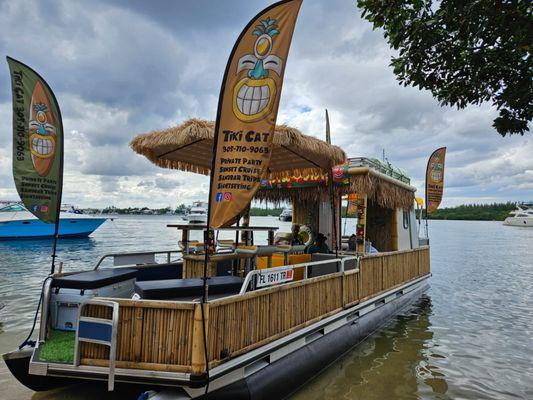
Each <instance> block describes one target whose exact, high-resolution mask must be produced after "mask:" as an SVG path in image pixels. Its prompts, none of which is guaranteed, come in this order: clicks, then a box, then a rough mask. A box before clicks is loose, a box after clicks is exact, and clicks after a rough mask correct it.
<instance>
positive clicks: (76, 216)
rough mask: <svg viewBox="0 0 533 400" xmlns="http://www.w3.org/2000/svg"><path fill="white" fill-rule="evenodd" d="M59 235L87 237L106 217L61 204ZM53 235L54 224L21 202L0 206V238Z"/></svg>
mask: <svg viewBox="0 0 533 400" xmlns="http://www.w3.org/2000/svg"><path fill="white" fill-rule="evenodd" d="M59 218H60V219H59V236H60V237H73V238H74V237H87V236H89V235H90V234H91V233H93V231H94V230H96V229H97V228H98V227H99V226H100V225H102V224H103V223H104V222H105V220H106V219H107V218H100V217H93V216H89V215H85V214H82V213H81V211H80V210H78V209H76V208H75V207H73V206H70V205H62V206H61V212H60V214H59ZM53 235H54V224H46V223H44V222H42V221H40V220H39V219H37V217H36V216H34V215H33V214H32V213H30V212H29V211H28V210H27V209H26V208H25V207H24V206H23V205H22V204H20V203H13V204H10V205H7V206H5V207H2V208H0V239H41V238H47V237H52V236H53Z"/></svg>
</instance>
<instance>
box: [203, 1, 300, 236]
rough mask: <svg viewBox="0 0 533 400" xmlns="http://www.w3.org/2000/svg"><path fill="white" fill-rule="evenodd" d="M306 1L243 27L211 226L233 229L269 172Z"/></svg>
mask: <svg viewBox="0 0 533 400" xmlns="http://www.w3.org/2000/svg"><path fill="white" fill-rule="evenodd" d="M300 5H301V0H288V1H287V0H286V1H281V2H278V3H276V4H273V5H272V6H270V7H268V8H266V9H265V10H263V11H262V12H260V13H259V14H258V15H257V16H256V17H255V18H254V19H252V20H251V21H250V22H249V23H248V25H247V26H246V27H245V28H244V30H243V31H242V33H241V35H240V36H239V38H238V39H237V42H236V43H235V46H234V47H233V51H232V53H231V55H230V58H229V61H228V64H227V66H226V71H225V74H224V80H223V82H222V89H221V92H220V98H219V103H218V112H217V120H216V124H215V132H214V133H215V141H214V155H213V167H212V175H211V188H210V198H209V207H210V211H209V216H210V218H209V221H208V224H209V227H210V228H220V227H223V226H228V225H231V224H232V223H234V222H235V220H236V219H238V218H239V216H240V214H241V213H242V212H243V210H244V209H246V208H247V207H248V205H249V203H250V202H251V200H252V198H253V196H254V194H255V193H256V192H257V190H258V189H259V187H260V185H261V179H262V178H264V177H265V176H266V174H267V171H268V166H269V163H270V157H271V151H272V149H271V144H272V138H273V135H274V129H275V126H276V118H277V113H278V107H279V101H280V96H281V87H282V83H283V74H284V71H285V65H286V62H287V56H288V54H289V47H290V43H291V40H292V33H293V31H294V25H295V23H296V17H297V15H298V11H299V9H300Z"/></svg>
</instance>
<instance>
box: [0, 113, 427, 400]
mask: <svg viewBox="0 0 533 400" xmlns="http://www.w3.org/2000/svg"><path fill="white" fill-rule="evenodd" d="M212 144H213V123H211V122H206V121H199V120H190V121H187V122H186V123H184V124H182V125H180V126H178V127H175V128H170V129H167V130H164V131H158V132H152V133H149V134H145V135H141V136H139V137H137V138H136V139H135V140H134V141H133V142H132V148H133V149H134V150H135V151H136V152H137V153H140V154H143V155H144V156H146V157H147V158H148V159H150V160H151V161H152V162H154V163H155V164H157V165H159V166H162V167H166V168H175V169H179V170H183V171H192V172H196V173H201V174H206V175H207V174H209V173H210V171H209V168H210V162H209V159H210V157H211V149H212ZM335 166H337V167H335ZM328 176H332V177H333V179H332V180H333V184H331V182H328ZM414 192H415V188H413V187H412V186H410V182H409V179H408V178H407V177H406V176H404V175H403V174H400V173H398V172H397V171H395V170H394V169H392V168H390V166H388V165H383V164H381V163H379V162H376V161H375V160H369V159H366V158H353V159H347V158H346V155H345V154H344V152H343V151H342V150H341V149H340V148H338V147H336V146H332V145H330V144H328V143H326V142H323V141H321V140H318V139H316V138H313V137H310V136H306V135H303V134H302V133H300V132H299V131H298V130H296V129H293V128H289V127H287V126H278V127H277V128H276V133H275V135H274V144H273V151H272V159H271V164H270V170H269V175H268V176H267V177H266V178H265V180H264V182H263V184H262V188H261V189H260V190H259V191H258V192H257V195H256V198H257V199H258V200H268V201H275V202H291V203H292V208H293V222H294V223H296V224H300V225H302V227H301V228H302V232H303V233H304V235H303V236H305V234H306V235H307V237H306V238H308V237H309V236H312V234H313V233H317V232H320V233H322V234H323V235H325V236H326V238H327V244H328V246H329V248H330V249H336V248H337V251H332V252H327V253H318V252H315V253H313V254H306V253H305V252H304V249H305V246H304V245H302V244H300V243H295V242H293V243H290V244H277V243H276V234H277V232H276V231H277V228H276V227H270V226H267V227H263V226H249V224H248V223H247V218H246V217H244V218H243V222H242V224H241V225H240V226H235V227H232V228H225V229H221V230H219V231H218V233H220V236H219V238H218V239H217V250H216V252H215V254H212V255H211V256H210V258H209V264H208V265H207V271H208V275H209V278H208V286H207V301H206V302H205V303H202V302H201V298H202V296H203V295H204V292H202V279H201V277H202V276H203V269H204V261H203V260H204V256H203V255H202V251H203V249H204V246H203V244H202V243H199V241H195V240H193V239H195V235H196V239H201V238H202V234H201V231H202V229H205V227H202V226H201V225H171V226H169V228H172V229H176V228H177V229H180V230H181V231H182V238H181V241H180V242H179V244H177V247H176V249H175V250H172V251H165V252H156V251H154V252H148V253H146V252H145V253H130V254H111V255H109V254H108V255H105V256H103V257H102V259H101V260H100V261H99V262H98V263H97V264H96V266H94V267H93V268H92V269H91V270H89V271H81V272H75V273H68V274H67V273H58V274H55V275H54V276H53V277H52V278H51V279H48V280H47V281H46V282H45V284H44V290H43V308H42V313H41V319H40V330H39V338H38V341H37V343H36V345H35V347H34V348H30V349H24V350H19V351H15V352H12V353H9V354H6V355H4V359H5V360H6V363H7V365H8V366H9V368H10V369H11V371H12V373H13V374H14V375H15V376H16V377H17V378H18V379H19V380H20V381H21V382H22V383H23V384H25V385H26V386H28V387H30V388H32V389H34V390H46V389H49V388H51V387H54V386H60V385H66V384H69V383H73V382H77V381H79V380H80V379H83V380H95V381H103V382H107V384H108V387H109V389H110V390H112V389H113V387H114V384H115V382H116V383H117V384H118V383H125V384H128V385H138V388H139V392H144V391H146V390H150V392H146V393H147V394H146V395H145V398H148V397H150V396H152V397H153V398H160V399H162V398H165V399H170V398H172V399H190V398H198V397H202V396H204V395H205V394H206V393H208V397H209V398H211V399H229V398H231V399H237V398H243V399H258V398H270V399H274V398H284V397H287V396H288V395H289V394H291V393H292V392H294V391H295V390H297V389H298V388H299V387H300V386H302V385H304V384H305V383H306V382H307V381H308V380H310V379H312V378H313V377H314V376H315V375H316V374H318V373H319V372H320V371H321V370H323V369H324V368H325V367H326V366H328V365H329V364H331V363H332V362H334V361H335V360H336V359H337V358H338V357H339V356H341V355H342V354H343V353H345V352H346V351H348V350H350V349H351V348H352V347H353V346H355V345H357V344H358V343H359V342H361V341H362V340H363V339H364V338H365V337H367V336H368V335H369V334H371V333H372V332H374V331H375V330H377V329H378V328H379V327H380V326H382V325H383V324H384V323H386V322H387V321H388V320H390V319H391V318H392V317H393V316H394V315H395V314H397V313H398V312H399V311H400V310H402V309H403V308H405V307H407V306H408V305H409V304H411V303H413V302H414V301H415V300H417V299H418V298H419V297H420V296H421V294H422V293H423V292H424V290H426V288H427V287H428V283H427V282H428V278H429V276H430V269H429V247H428V246H421V245H420V243H419V238H418V226H417V223H416V219H415V214H414V209H413V204H414ZM343 196H347V198H348V199H349V200H350V208H351V211H352V212H355V213H356V214H357V217H358V224H357V229H356V230H355V231H354V232H353V235H350V237H349V238H345V239H346V240H342V238H341V237H340V217H341V216H340V210H341V207H340V206H341V199H342V197H343ZM332 202H334V204H335V206H334V207H332ZM303 225H305V227H303ZM260 237H262V238H263V239H264V240H265V243H264V244H263V243H258V242H259V238H260ZM278 237H279V236H278ZM306 238H304V241H307V240H308V239H306ZM161 253H162V254H161ZM161 255H163V256H164V258H165V259H164V260H161V259H159V258H158V257H159V256H161ZM111 262H112V263H113V266H110V267H105V264H106V263H111ZM65 346H70V347H69V348H66V347H65ZM65 350H68V351H65ZM287 377H290V379H288V378H287ZM148 393H150V394H148Z"/></svg>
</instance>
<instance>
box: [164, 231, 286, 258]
mask: <svg viewBox="0 0 533 400" xmlns="http://www.w3.org/2000/svg"><path fill="white" fill-rule="evenodd" d="M167 228H176V229H180V230H181V231H182V237H181V242H182V244H183V246H184V250H183V253H184V254H189V231H205V230H206V229H207V225H200V224H167ZM278 229H279V227H277V226H230V227H228V228H219V229H217V230H218V231H241V232H254V231H267V232H268V244H269V245H270V246H272V245H273V244H274V232H275V231H277V230H278ZM248 244H253V240H252V242H251V243H248Z"/></svg>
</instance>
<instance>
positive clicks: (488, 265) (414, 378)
mask: <svg viewBox="0 0 533 400" xmlns="http://www.w3.org/2000/svg"><path fill="white" fill-rule="evenodd" d="M170 222H176V220H175V219H173V218H172V217H168V216H165V217H156V216H146V217H145V216H143V217H123V218H120V219H118V220H116V221H115V222H114V223H109V222H108V223H106V224H105V225H104V226H102V228H100V229H99V230H98V231H96V232H95V234H94V235H93V237H92V238H90V239H87V240H70V241H67V240H65V241H62V243H60V246H59V257H60V259H61V260H63V261H64V262H65V269H66V270H69V269H79V268H88V267H89V266H91V265H93V264H94V263H95V262H96V260H97V259H98V257H99V256H100V255H101V254H103V253H111V252H117V251H141V250H150V249H158V250H159V249H170V248H175V247H176V243H177V241H178V240H179V237H178V233H177V232H176V231H175V230H170V229H168V228H166V227H165V225H166V223H170ZM252 223H253V224H256V225H273V226H282V227H284V229H285V230H286V229H287V228H288V227H289V226H290V223H283V222H279V221H278V220H277V219H275V218H269V217H255V218H253V219H252ZM430 234H431V239H432V246H431V262H432V272H433V277H432V278H431V279H430V284H431V288H430V290H429V291H428V293H427V295H426V296H425V297H424V298H423V299H422V300H421V301H420V302H419V303H418V304H417V305H416V306H415V307H412V308H410V309H408V310H406V311H405V312H404V313H403V314H402V315H400V316H398V317H397V318H395V319H394V320H392V321H391V322H390V323H389V324H387V326H385V327H384V328H383V329H382V330H381V331H379V332H378V333H376V334H374V335H372V336H371V337H369V338H367V340H366V341H365V342H363V343H362V344H361V345H359V346H358V347H357V348H355V349H354V350H352V351H351V352H350V353H348V354H346V355H345V356H344V357H342V358H341V359H340V360H339V361H338V362H336V363H335V364H333V365H331V366H330V367H329V368H328V369H327V370H326V371H325V372H324V373H323V374H321V375H320V376H319V377H317V378H316V379H314V380H313V381H312V382H310V383H308V384H307V385H306V386H305V388H303V389H302V390H300V391H299V392H298V393H296V394H294V396H293V397H292V398H293V399H296V400H303V399H328V400H333V399H354V400H359V399H360V400H378V399H379V400H381V399H533V361H532V360H533V311H532V310H533V295H532V293H533V229H527V228H515V227H506V226H502V225H501V223H499V222H467V221H432V223H431V225H430ZM0 255H1V257H0V278H1V279H0V302H3V303H5V308H4V309H3V310H2V311H0V321H1V323H0V351H1V352H6V351H9V350H11V349H13V348H14V347H15V346H16V345H18V344H19V343H20V342H21V341H22V340H23V339H24V337H25V335H26V333H27V331H28V329H29V327H30V326H31V321H32V316H33V314H32V313H33V310H34V308H35V305H36V301H37V294H38V292H39V287H40V283H41V281H42V279H43V277H44V276H45V275H46V273H47V271H48V268H49V258H50V257H49V255H50V246H49V243H48V242H18V243H16V242H0ZM287 379H290V376H288V377H287ZM0 387H1V388H2V389H1V390H0V399H14V400H19V399H34V400H35V399H54V400H56V399H72V400H81V399H113V398H117V399H118V398H121V399H122V398H131V399H135V398H136V394H137V393H136V392H135V391H132V392H131V393H127V394H121V395H118V394H114V395H110V394H108V393H107V392H105V390H104V389H103V388H102V386H101V387H98V386H96V385H94V384H93V383H90V384H84V385H81V386H76V387H72V388H67V389H61V390H57V391H53V392H45V393H37V394H34V393H33V392H31V391H30V390H28V389H25V388H24V387H23V386H21V385H20V384H19V383H18V382H16V381H15V380H14V379H13V378H12V377H11V375H10V374H9V372H8V371H7V369H6V368H5V365H3V364H2V365H1V366H0Z"/></svg>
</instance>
